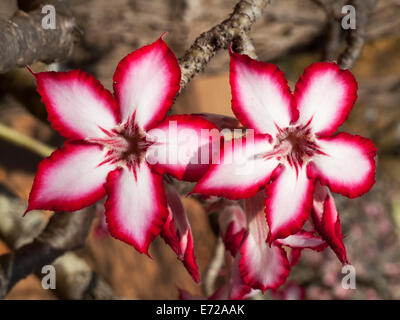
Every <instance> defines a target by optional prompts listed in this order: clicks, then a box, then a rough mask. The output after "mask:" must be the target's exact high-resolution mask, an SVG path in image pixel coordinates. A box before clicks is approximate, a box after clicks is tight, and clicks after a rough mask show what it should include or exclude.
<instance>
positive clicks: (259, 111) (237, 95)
mask: <svg viewBox="0 0 400 320" xmlns="http://www.w3.org/2000/svg"><path fill="white" fill-rule="evenodd" d="M240 67H242V70H245V71H246V72H248V73H249V74H251V76H253V77H254V79H250V80H249V79H246V77H244V75H243V72H242V73H241V72H239V70H240V69H239V68H240ZM229 82H230V85H231V90H232V111H233V112H234V114H235V115H236V117H237V118H238V119H239V121H240V122H241V123H242V124H243V125H244V126H246V127H248V128H253V129H255V130H256V132H257V133H261V134H265V133H268V134H271V135H274V133H277V128H276V126H278V127H286V126H288V125H289V123H291V122H294V121H296V120H297V118H298V111H297V108H296V105H295V102H294V98H293V95H292V93H291V91H290V88H289V86H288V84H287V80H286V78H285V74H284V73H283V72H282V71H281V70H280V69H279V68H278V67H277V66H275V65H274V64H271V63H266V62H261V61H257V60H254V59H251V58H250V57H249V56H247V55H242V54H238V53H234V52H232V51H231V50H230V65H229ZM247 82H251V83H252V84H253V86H252V85H249V87H250V88H251V89H252V90H253V91H254V92H245V91H244V90H243V89H245V88H243V87H246V85H247ZM254 83H256V84H258V86H259V87H257V88H256V87H254ZM268 89H269V90H273V89H275V91H276V92H273V93H274V94H275V93H276V95H272V94H266V92H268V91H267V90H268ZM257 90H258V91H257ZM257 93H258V94H257ZM264 94H265V95H264ZM257 99H260V100H261V101H259V103H258V104H256V103H255V102H257ZM276 99H278V100H279V101H277V100H276ZM277 103H279V105H277ZM281 103H282V104H281ZM256 105H259V106H260V107H259V108H256ZM279 108H281V109H282V110H279ZM278 111H280V112H281V114H279V112H278Z"/></svg>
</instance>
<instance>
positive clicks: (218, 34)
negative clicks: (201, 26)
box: [179, 0, 270, 91]
mask: <svg viewBox="0 0 400 320" xmlns="http://www.w3.org/2000/svg"><path fill="white" fill-rule="evenodd" d="M269 3H270V0H241V1H239V2H238V3H237V4H236V6H235V8H234V9H233V12H232V14H231V15H230V17H229V18H228V19H226V20H224V21H223V22H221V23H220V24H218V25H216V26H214V27H213V28H211V29H210V30H208V31H207V32H204V33H202V34H201V35H200V36H199V37H198V38H197V39H196V40H195V41H194V43H193V44H192V46H191V47H190V48H189V49H188V50H187V51H186V52H185V54H184V55H183V56H182V57H181V58H180V59H179V65H180V67H181V72H182V79H181V91H182V90H183V89H184V88H185V87H186V86H187V84H188V83H189V81H190V80H191V78H192V77H193V76H194V75H195V74H196V73H198V72H200V71H202V70H203V69H204V67H205V66H206V64H207V63H208V62H209V61H210V60H211V58H212V57H213V56H214V55H215V54H216V52H217V51H218V50H219V49H221V48H227V47H228V46H229V43H231V42H232V40H233V39H234V38H235V37H238V36H241V35H242V34H243V33H248V32H249V31H250V28H251V26H252V25H253V23H254V22H255V21H256V20H257V18H258V17H260V16H261V14H262V12H263V10H264V8H265V7H266V6H267V5H268V4H269Z"/></svg>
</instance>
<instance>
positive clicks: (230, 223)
mask: <svg viewBox="0 0 400 320" xmlns="http://www.w3.org/2000/svg"><path fill="white" fill-rule="evenodd" d="M218 221H219V227H220V232H221V237H222V240H223V241H224V244H225V248H226V250H228V251H229V252H230V253H231V254H232V256H233V257H235V256H236V253H237V252H238V250H239V249H240V245H241V244H242V241H243V237H244V235H245V233H246V228H247V220H246V214H245V213H244V211H243V209H242V208H241V207H240V206H239V205H230V206H227V207H226V208H225V209H224V210H223V211H222V212H221V213H220V214H219V217H218Z"/></svg>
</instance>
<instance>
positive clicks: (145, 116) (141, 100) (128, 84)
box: [27, 38, 216, 253]
mask: <svg viewBox="0 0 400 320" xmlns="http://www.w3.org/2000/svg"><path fill="white" fill-rule="evenodd" d="M34 76H35V78H36V81H37V87H38V92H39V94H40V95H41V96H42V99H43V101H44V103H45V106H46V109H47V112H48V116H49V121H50V123H51V125H52V126H53V128H54V129H55V130H57V131H58V132H59V133H60V134H61V135H63V136H64V137H65V138H67V139H68V141H67V142H66V144H65V145H64V147H62V148H60V149H58V150H56V151H55V152H54V153H53V154H52V155H51V156H50V157H49V158H47V159H45V160H43V161H42V162H41V163H40V164H39V168H38V172H37V174H36V177H35V180H34V183H33V187H32V191H31V193H30V197H29V205H28V209H27V212H28V211H30V210H34V209H47V210H53V211H74V210H78V209H81V208H83V207H86V206H89V205H92V204H93V203H95V202H96V201H98V200H100V199H101V198H103V197H104V196H105V195H106V194H107V195H108V198H107V200H106V202H105V208H106V210H105V215H106V220H107V224H108V228H109V231H110V233H111V235H113V236H114V237H115V238H118V239H120V240H122V241H125V242H127V243H129V244H131V245H133V246H134V247H135V248H136V249H137V250H138V251H140V252H144V253H148V247H149V244H150V243H151V241H152V240H153V239H154V238H155V237H156V236H157V235H159V234H160V232H161V231H162V229H163V228H164V225H165V222H166V221H167V218H168V217H169V215H170V213H169V209H168V204H167V199H166V195H165V190H164V186H163V178H162V174H164V173H167V174H170V175H172V176H173V177H176V178H178V179H185V180H190V181H195V180H197V179H198V178H199V177H200V176H201V175H202V174H203V173H204V171H205V170H206V169H207V167H208V165H202V164H199V165H196V164H192V163H190V165H188V164H189V161H190V160H191V158H190V157H188V158H187V159H186V161H187V162H184V160H182V159H181V158H180V159H177V161H174V162H170V163H169V162H155V163H152V164H151V165H150V164H149V161H148V156H149V155H151V156H153V157H154V155H157V154H166V153H167V154H168V153H170V152H171V153H175V154H177V153H179V150H180V148H181V147H183V148H184V150H185V152H186V153H189V154H190V155H191V156H192V158H193V157H196V156H198V153H199V152H200V149H201V148H202V147H204V146H205V147H206V146H207V144H208V143H209V142H210V140H211V139H212V138H211V137H210V138H204V137H201V134H200V131H201V129H208V130H212V129H215V130H216V127H215V125H214V124H213V123H211V122H210V121H207V120H205V119H204V118H201V117H196V116H192V115H173V116H167V117H166V116H165V115H166V112H167V111H168V109H169V108H170V107H171V105H172V103H173V102H174V99H175V96H176V94H177V93H178V91H179V88H180V86H179V83H180V79H181V73H180V68H179V65H178V61H177V59H176V57H175V56H174V54H173V53H172V51H171V50H170V49H169V48H168V47H167V45H166V44H165V42H164V41H163V40H162V38H160V39H158V40H157V41H156V42H154V43H153V44H151V45H148V46H144V47H142V48H140V49H138V50H136V51H134V52H132V53H131V54H129V55H128V56H126V57H125V58H124V59H122V60H121V62H120V63H119V65H118V67H117V69H116V72H115V74H114V93H115V95H114V96H113V94H112V93H110V92H109V91H108V90H106V89H105V88H104V87H103V86H102V85H101V84H100V82H98V81H97V80H96V79H95V78H94V77H93V76H91V75H89V74H87V73H84V72H82V71H79V70H74V71H69V72H41V73H36V74H34ZM170 122H173V123H174V124H175V129H176V134H177V135H179V132H180V131H181V130H186V131H187V130H188V129H191V130H190V132H192V133H193V134H194V135H196V138H197V139H195V141H197V143H193V139H192V140H191V144H190V145H185V144H187V141H185V140H184V139H177V137H170V136H169V133H168V127H169V123H170ZM160 132H161V133H165V134H164V135H162V137H164V139H163V140H162V141H161V140H157V139H158V138H159V137H160ZM185 230H189V229H188V227H186V229H185ZM182 236H183V235H182ZM185 237H187V235H185ZM185 239H186V238H185ZM190 240H191V238H190Z"/></svg>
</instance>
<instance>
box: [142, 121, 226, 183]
mask: <svg viewBox="0 0 400 320" xmlns="http://www.w3.org/2000/svg"><path fill="white" fill-rule="evenodd" d="M171 122H172V123H176V135H177V136H176V137H175V136H173V137H170V135H169V131H170V123H171ZM188 130H190V132H192V133H194V136H193V137H191V138H188V136H187V133H188V132H189V131H188ZM157 132H158V134H161V133H162V136H163V137H164V138H166V141H158V142H156V143H154V144H153V145H151V146H150V148H149V150H148V153H147V157H146V158H147V160H148V162H150V163H151V165H152V168H153V169H154V170H155V171H156V172H158V173H159V174H169V175H171V176H173V177H174V178H176V179H179V180H184V181H191V182H194V181H198V180H199V179H200V178H201V177H202V176H203V175H204V174H205V173H206V172H207V170H208V169H209V167H210V165H211V164H212V162H213V157H214V156H215V155H213V152H217V153H219V150H220V145H221V144H222V143H223V139H221V136H220V134H219V130H218V128H217V126H216V125H215V124H214V123H212V122H210V121H208V120H206V119H204V118H202V117H199V116H194V115H190V114H182V115H172V116H168V117H166V118H165V119H164V120H163V121H162V122H161V123H159V124H158V125H157V126H156V127H154V128H152V129H151V130H149V131H148V134H149V136H152V134H153V133H157ZM205 133H207V136H206V135H205ZM155 136H157V134H155ZM159 138H162V137H159ZM182 138H185V139H182ZM175 140H176V142H178V143H174V142H175ZM215 149H217V150H215ZM170 152H173V153H174V155H175V156H174V157H175V159H170V157H169V155H170ZM188 153H190V159H189V157H187V156H185V157H184V158H183V159H182V157H181V154H185V155H187V154H188ZM204 155H207V159H205V156H204ZM153 163H154V164H153Z"/></svg>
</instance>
